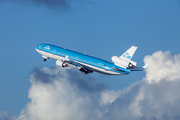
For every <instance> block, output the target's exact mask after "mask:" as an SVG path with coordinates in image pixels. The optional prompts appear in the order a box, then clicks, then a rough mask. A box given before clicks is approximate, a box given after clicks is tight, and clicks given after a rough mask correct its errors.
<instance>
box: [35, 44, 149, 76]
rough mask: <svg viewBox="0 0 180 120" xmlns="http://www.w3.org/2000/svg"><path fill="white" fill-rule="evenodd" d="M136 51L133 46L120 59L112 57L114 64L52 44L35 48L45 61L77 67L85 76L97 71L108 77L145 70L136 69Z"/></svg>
mask: <svg viewBox="0 0 180 120" xmlns="http://www.w3.org/2000/svg"><path fill="white" fill-rule="evenodd" d="M136 49H137V47H135V46H132V47H131V48H129V49H128V50H127V51H126V52H125V53H124V54H122V55H121V56H120V57H118V56H112V58H111V60H112V62H113V63H112V62H108V61H105V60H102V59H99V58H96V57H92V56H89V55H86V54H82V53H79V52H75V51H72V50H68V49H66V48H62V47H58V46H55V45H51V44H39V45H37V46H36V47H35V50H36V51H37V52H39V53H40V54H41V55H42V57H43V58H44V61H46V60H47V59H54V60H56V65H57V66H60V67H69V66H76V67H78V68H79V70H80V71H81V72H82V73H85V74H88V73H92V72H93V71H95V72H98V73H102V74H106V75H127V74H129V73H130V71H142V70H144V69H145V68H146V66H147V65H145V66H143V67H136V64H137V63H136V62H134V61H131V58H132V56H133V54H134V52H135V51H136Z"/></svg>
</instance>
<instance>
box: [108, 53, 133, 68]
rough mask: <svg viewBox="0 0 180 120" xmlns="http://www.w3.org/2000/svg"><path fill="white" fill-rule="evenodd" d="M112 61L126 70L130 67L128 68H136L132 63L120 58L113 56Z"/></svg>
mask: <svg viewBox="0 0 180 120" xmlns="http://www.w3.org/2000/svg"><path fill="white" fill-rule="evenodd" d="M111 60H112V61H113V62H114V63H115V64H117V65H119V66H121V67H125V68H126V67H128V68H133V67H135V65H133V64H132V63H131V62H130V61H127V60H124V59H121V58H119V57H118V56H112V58H111Z"/></svg>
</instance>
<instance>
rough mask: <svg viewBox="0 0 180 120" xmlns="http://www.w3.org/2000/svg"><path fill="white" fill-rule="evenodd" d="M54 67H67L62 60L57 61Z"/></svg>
mask: <svg viewBox="0 0 180 120" xmlns="http://www.w3.org/2000/svg"><path fill="white" fill-rule="evenodd" d="M56 65H57V66H59V67H68V66H69V65H68V64H67V63H66V62H63V61H62V60H57V61H56Z"/></svg>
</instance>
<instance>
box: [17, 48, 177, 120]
mask: <svg viewBox="0 0 180 120" xmlns="http://www.w3.org/2000/svg"><path fill="white" fill-rule="evenodd" d="M144 62H145V63H148V64H149V66H148V68H147V70H146V77H145V78H144V79H143V80H142V81H139V82H137V83H134V84H132V85H131V86H129V87H127V88H126V89H124V90H118V91H114V90H108V89H107V88H106V87H105V86H104V85H102V84H99V83H97V82H96V81H95V80H94V79H93V78H88V75H83V74H81V73H80V72H79V71H77V69H76V70H74V69H73V68H71V69H63V68H43V69H41V70H39V69H35V70H34V73H33V74H32V75H31V77H30V82H31V83H32V86H31V88H30V89H29V98H30V99H31V101H30V102H29V103H27V106H26V107H25V108H24V109H23V110H22V112H21V113H20V115H19V116H18V117H17V120H56V119H58V120H72V119H75V120H109V119H113V120H119V119H122V120H132V119H133V120H164V119H166V120H179V119H180V114H179V113H180V94H179V91H180V87H179V86H180V74H179V73H180V69H179V68H178V65H180V55H175V56H172V55H171V53H170V52H169V51H167V52H162V51H158V52H155V53H154V54H153V55H148V56H146V57H145V58H144Z"/></svg>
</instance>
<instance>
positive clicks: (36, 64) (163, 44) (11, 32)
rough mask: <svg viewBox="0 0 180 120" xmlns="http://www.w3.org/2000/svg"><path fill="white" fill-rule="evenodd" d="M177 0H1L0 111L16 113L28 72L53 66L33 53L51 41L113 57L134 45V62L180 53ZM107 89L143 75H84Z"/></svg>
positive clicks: (24, 96)
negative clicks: (60, 0) (56, 0)
mask: <svg viewBox="0 0 180 120" xmlns="http://www.w3.org/2000/svg"><path fill="white" fill-rule="evenodd" d="M179 21H180V2H179V0H171V1H170V0H151V1H150V0H149V1H144V0H138V1H134V0H130V1H121V0H97V1H95V0H92V1H88V0H87V1H86V0H85V1H80V0H77V1H76V2H71V3H67V6H65V7H63V5H61V4H60V5H59V4H57V6H56V5H52V6H48V5H47V4H46V3H41V2H40V3H36V2H32V1H31V0H29V1H28V2H21V1H20V0H19V1H17V2H14V1H13V0H4V1H2V0H0V55H1V59H0V66H1V69H0V101H1V102H0V111H7V112H8V114H10V115H12V116H13V115H17V114H19V113H20V112H21V110H22V109H23V108H24V107H25V106H26V104H27V102H28V101H30V100H29V99H28V90H29V88H30V87H31V83H30V82H29V78H30V75H31V74H32V72H33V70H34V69H35V68H43V67H53V66H55V61H53V60H48V61H47V62H43V61H42V58H41V56H40V55H39V54H38V53H37V52H36V51H35V49H34V48H35V46H36V45H38V44H40V43H50V44H54V45H58V46H61V47H66V48H68V49H72V50H75V51H78V52H82V53H87V54H89V55H92V56H95V57H99V58H102V59H105V60H108V61H111V57H112V56H113V55H119V56H120V55H121V54H122V53H124V52H125V51H126V50H127V49H128V48H129V47H131V46H132V45H135V46H138V49H137V51H136V53H135V55H134V56H133V60H134V61H136V62H137V63H138V64H137V65H138V66H143V65H144V62H143V58H144V56H146V55H151V54H153V53H154V52H155V51H158V50H162V51H167V50H170V51H171V53H172V55H175V54H178V53H179V51H180V49H179V44H180V40H179V39H180V34H179V33H180V22H179ZM88 76H89V77H92V78H95V79H96V80H97V81H98V82H99V83H102V84H104V85H106V86H108V87H109V89H111V90H119V89H124V88H126V87H127V86H129V85H131V84H132V83H135V82H137V81H139V80H142V78H143V77H144V76H145V72H135V73H131V74H130V75H128V76H106V75H101V74H97V73H93V74H90V75H88Z"/></svg>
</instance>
